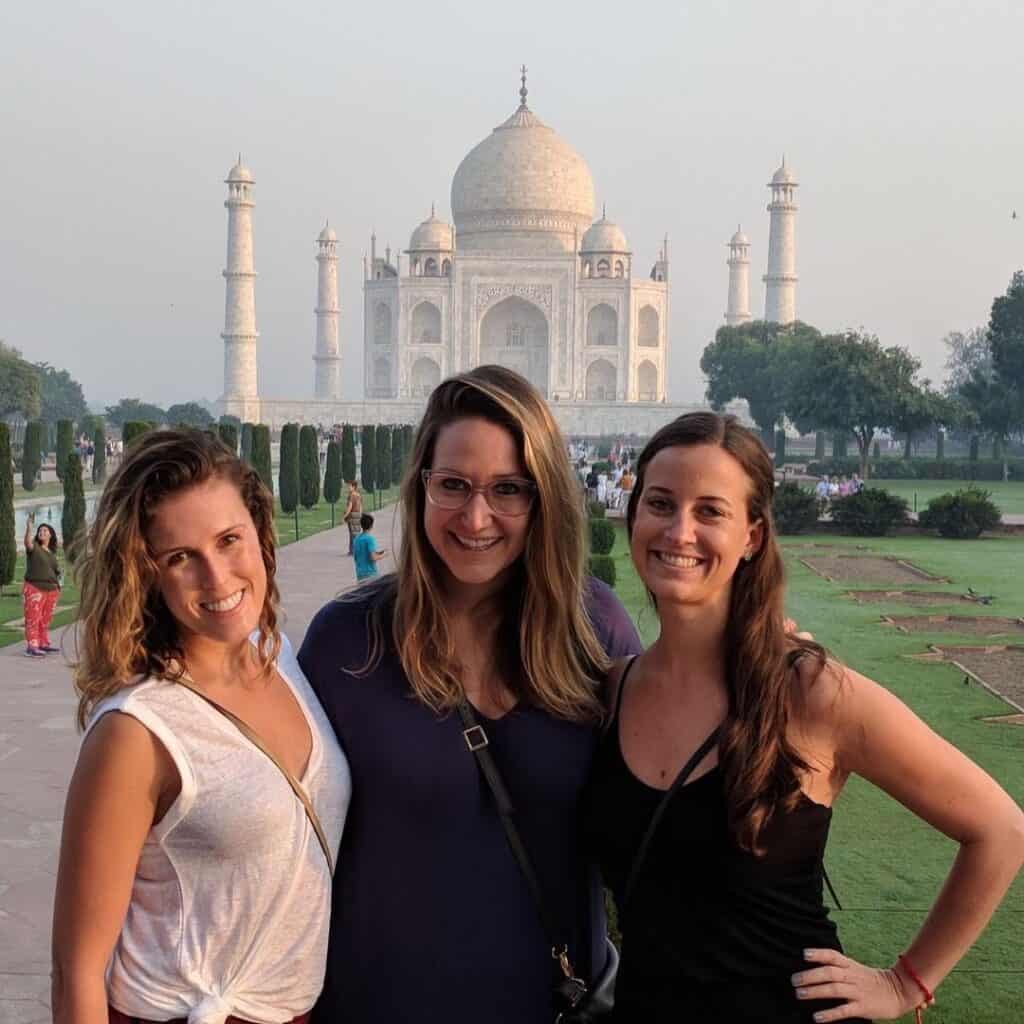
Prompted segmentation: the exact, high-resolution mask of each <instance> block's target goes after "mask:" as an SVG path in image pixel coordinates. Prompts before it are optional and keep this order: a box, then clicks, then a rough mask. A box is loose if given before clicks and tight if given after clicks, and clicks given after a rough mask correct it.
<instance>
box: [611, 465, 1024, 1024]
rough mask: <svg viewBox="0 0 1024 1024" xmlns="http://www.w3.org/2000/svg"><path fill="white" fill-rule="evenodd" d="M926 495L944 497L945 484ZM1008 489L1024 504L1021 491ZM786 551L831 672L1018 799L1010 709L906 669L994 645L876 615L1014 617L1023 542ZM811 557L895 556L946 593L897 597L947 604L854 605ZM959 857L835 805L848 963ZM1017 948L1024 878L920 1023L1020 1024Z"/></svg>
mask: <svg viewBox="0 0 1024 1024" xmlns="http://www.w3.org/2000/svg"><path fill="white" fill-rule="evenodd" d="M890 483H892V481H885V484H886V485H888V484H890ZM907 483H914V484H920V481H907ZM929 483H931V482H929ZM935 484H936V485H937V486H938V487H940V488H941V487H943V485H944V482H943V481H935ZM1017 486H1018V487H1019V488H1020V494H1021V496H1022V497H1024V485H1017ZM945 489H947V490H948V489H949V488H948V485H946V487H945ZM936 493H942V491H937V492H936ZM1022 510H1024V509H1022ZM616 534H617V537H616V543H615V548H614V550H613V557H614V559H615V562H616V571H617V584H616V590H617V592H618V594H619V597H620V598H621V599H622V600H623V602H624V603H625V604H626V606H627V608H628V609H629V610H630V612H631V614H632V615H633V617H634V619H635V620H636V622H637V624H638V627H639V629H640V632H641V635H642V636H643V638H644V641H645V642H648V643H649V642H651V641H652V640H653V639H654V638H655V636H656V635H657V618H656V616H655V614H654V611H653V609H652V608H651V606H650V604H649V602H648V601H647V598H646V595H645V594H644V592H643V588H642V586H641V584H640V582H639V579H638V578H637V575H636V572H635V570H634V569H633V566H632V563H631V562H630V560H629V554H628V550H627V546H626V540H625V530H624V529H622V528H621V526H620V527H619V528H618V529H617V530H616ZM809 545H827V546H828V547H827V548H810V547H809ZM783 547H784V551H785V557H786V564H787V570H788V573H789V589H788V593H787V611H788V613H789V614H790V615H791V616H792V617H793V618H795V619H796V620H797V621H798V622H799V624H800V626H801V628H803V629H807V630H810V631H811V632H813V633H814V634H815V636H816V638H817V639H818V640H820V641H821V642H822V643H824V644H825V645H826V646H827V647H828V648H829V649H830V650H831V651H833V652H834V654H835V655H836V656H837V657H838V658H839V659H841V660H842V661H844V662H845V663H847V664H849V665H850V666H851V667H853V668H855V669H857V670H858V671H860V672H863V673H864V674H866V675H868V676H870V677H872V678H873V679H876V680H878V681H879V682H881V683H883V684H885V685H886V686H888V687H889V688H890V689H891V690H892V691H893V692H894V693H895V694H896V695H897V696H899V697H900V698H901V699H902V700H904V701H906V702H907V704H909V705H910V707H912V708H913V709H914V711H915V712H916V713H917V714H918V715H920V716H921V717H922V718H923V719H924V720H925V721H926V722H927V723H928V724H929V725H930V726H931V727H932V728H934V729H935V730H936V731H937V732H939V733H940V734H941V735H942V736H944V737H945V738H946V739H948V740H949V741H950V742H951V743H953V744H955V745H956V746H957V747H959V748H960V749H961V750H963V751H964V752H965V753H966V754H967V755H968V756H970V757H971V758H973V759H974V760H975V761H977V762H978V763H979V764H980V765H982V767H984V768H985V769H986V770H987V771H989V772H990V773H991V774H992V775H993V776H995V778H996V779H998V780H999V782H1000V783H1001V784H1002V785H1003V786H1004V787H1005V788H1006V789H1007V791H1008V792H1009V793H1010V794H1011V795H1012V796H1013V797H1014V798H1015V799H1016V800H1018V801H1021V800H1024V726H1022V725H1010V724H1006V723H999V722H988V721H985V720H984V719H986V718H990V717H994V716H1002V715H1007V714H1009V713H1012V712H1013V710H1014V709H1013V708H1012V707H1010V706H1008V705H1007V704H1005V703H1004V702H1002V701H1001V700H999V699H998V698H996V697H994V696H992V695H991V694H990V693H988V692H987V691H986V690H985V689H983V688H982V687H981V686H979V685H977V684H975V683H973V682H972V683H970V684H969V685H965V683H964V674H963V672H961V671H959V670H958V669H956V668H955V667H953V666H952V665H950V664H947V663H922V662H919V661H914V660H910V659H909V658H908V657H907V656H908V655H913V654H919V653H921V652H924V651H926V650H927V645H928V644H929V643H932V642H935V643H950V642H954V643H962V644H965V645H967V644H985V643H987V642H990V641H987V640H986V639H984V638H979V637H978V636H977V635H973V636H972V635H971V634H970V633H965V634H964V635H963V636H957V635H956V634H951V633H950V632H949V631H948V629H945V628H944V629H942V630H941V631H940V630H938V629H937V630H936V632H935V633H933V634H931V633H928V632H916V633H913V634H909V635H908V634H905V633H902V632H899V631H898V630H896V629H895V628H893V627H891V626H889V627H886V626H883V625H882V624H881V616H882V615H883V614H892V615H899V616H907V615H911V614H920V615H922V616H924V615H942V614H945V613H948V614H950V615H958V616H989V615H991V616H1003V617H1012V618H1016V617H1018V616H1022V615H1024V587H1022V586H1021V584H1020V580H1019V578H1018V573H1017V572H1016V571H1015V569H1014V566H1017V565H1021V564H1024V541H1021V540H1020V539H1017V538H1013V537H1006V538H1002V537H1000V538H992V539H988V538H986V539H982V540H971V541H951V540H942V539H938V538H931V537H923V536H922V537H915V536H901V537H893V538H859V537H857V538H855V537H839V536H835V535H833V534H828V535H807V536H800V537H792V538H786V539H784V541H783ZM811 551H819V552H820V551H829V552H830V553H831V554H833V555H835V554H846V555H858V556H860V555H867V554H873V555H880V556H898V557H899V558H900V559H902V560H905V561H908V562H910V563H912V564H913V565H915V566H917V567H919V568H921V569H923V570H925V571H926V572H928V573H929V574H931V575H933V576H937V577H942V578H945V579H949V580H950V581H951V582H950V583H927V582H924V581H922V582H918V583H913V584H901V585H900V588H899V589H904V590H907V589H910V590H914V589H920V590H928V591H939V592H943V593H947V594H948V595H949V603H948V604H939V605H930V606H929V607H927V608H913V607H908V605H906V604H896V603H888V604H886V603H881V604H875V603H864V604H861V603H858V602H856V601H854V600H851V599H850V598H848V597H845V596H843V595H844V594H846V593H847V592H848V591H850V590H855V589H867V588H868V584H857V583H847V584H844V583H839V582H829V581H828V580H826V579H825V578H823V577H821V576H819V575H817V574H816V573H814V572H812V571H811V570H810V569H809V568H807V567H806V566H804V565H803V564H801V562H800V558H801V557H802V556H804V555H806V554H808V553H809V552H811ZM968 587H970V588H972V589H973V590H974V591H975V592H976V593H977V594H980V595H983V596H985V597H990V598H991V599H992V600H991V603H990V604H988V605H983V604H976V603H966V602H962V601H960V600H959V596H960V595H961V594H963V593H966V592H967V588H968ZM876 589H877V587H876ZM893 589H896V588H895V587H893ZM1004 642H1005V641H1004ZM1010 642H1020V641H1019V638H1017V639H1016V641H1014V640H1013V639H1011V640H1010ZM955 851H956V846H955V844H954V843H953V842H952V841H950V840H948V839H946V838H944V837H943V836H941V835H939V834H937V833H936V832H935V831H934V830H932V829H931V828H930V827H929V826H927V825H925V824H924V823H922V822H920V821H918V820H917V819H916V818H915V817H914V816H913V815H912V814H910V812H909V811H907V810H905V809H904V808H903V807H901V806H900V805H899V804H897V803H895V801H893V800H892V799H891V798H889V797H888V796H886V795H885V794H884V793H882V792H881V791H879V790H877V789H875V788H874V787H873V786H871V785H870V784H868V783H866V782H864V781H862V780H860V779H856V778H855V779H852V780H851V781H850V782H849V784H848V785H847V787H846V789H845V790H844V792H843V794H842V796H841V798H840V800H839V802H838V803H837V806H836V813H835V818H834V821H833V827H832V837H831V842H830V845H829V851H828V858H827V866H828V871H829V875H830V876H831V879H832V881H833V883H834V885H835V887H836V890H837V893H838V895H839V898H840V900H841V902H842V904H843V908H844V909H843V910H841V911H839V910H833V916H834V919H835V920H836V922H837V923H838V926H839V930H840V935H841V937H842V939H843V942H844V944H845V946H846V949H847V952H848V953H849V954H850V955H851V956H854V957H857V958H858V959H861V960H863V961H864V962H867V963H872V964H886V965H887V964H890V963H892V962H893V960H894V958H895V956H896V954H897V953H899V952H900V951H901V950H902V949H904V948H906V945H907V943H908V942H909V941H910V939H911V937H912V936H913V934H914V933H915V931H916V930H917V928H918V927H919V925H920V924H921V922H922V920H923V918H924V915H925V913H926V912H927V909H928V907H929V905H930V903H931V901H932V900H933V899H934V897H935V895H936V893H937V892H938V889H939V887H940V885H941V883H942V880H943V878H944V877H945V874H946V872H947V871H948V869H949V866H950V864H951V862H952V858H953V856H954V854H955ZM1022 937H1024V879H1018V881H1017V882H1016V884H1015V885H1014V887H1013V888H1012V889H1011V890H1010V893H1009V894H1008V896H1007V898H1006V900H1005V902H1004V904H1003V906H1002V907H1001V909H1000V910H999V911H998V912H997V914H996V916H995V918H994V919H993V921H992V924H991V925H990V926H989V929H988V930H987V931H986V933H985V934H984V935H983V936H982V937H981V939H980V940H979V942H978V943H977V945H976V946H975V947H974V948H973V949H972V950H971V951H970V953H968V955H967V956H966V957H965V958H964V960H963V961H962V962H961V965H960V967H959V968H958V969H957V970H956V972H955V973H954V974H953V975H952V976H951V977H950V978H949V979H948V980H947V981H946V982H945V984H944V985H943V986H942V987H941V989H940V990H939V993H938V1003H937V1005H936V1006H935V1008H934V1009H933V1010H931V1011H930V1012H929V1013H928V1019H929V1020H930V1021H932V1022H934V1024H941V1022H943V1021H945V1022H956V1024H968V1022H969V1024H988V1022H992V1024H995V1022H997V1021H1006V1020H1016V1019H1018V1016H1019V1014H1020V1005H1021V1001H1022V998H1024V969H1022V967H1021V963H1020V949H1021V942H1022Z"/></svg>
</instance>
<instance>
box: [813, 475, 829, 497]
mask: <svg viewBox="0 0 1024 1024" xmlns="http://www.w3.org/2000/svg"><path fill="white" fill-rule="evenodd" d="M814 496H815V497H816V498H817V499H818V500H819V501H828V477H827V476H823V477H822V478H821V479H820V480H819V481H818V483H817V485H816V486H815V488H814Z"/></svg>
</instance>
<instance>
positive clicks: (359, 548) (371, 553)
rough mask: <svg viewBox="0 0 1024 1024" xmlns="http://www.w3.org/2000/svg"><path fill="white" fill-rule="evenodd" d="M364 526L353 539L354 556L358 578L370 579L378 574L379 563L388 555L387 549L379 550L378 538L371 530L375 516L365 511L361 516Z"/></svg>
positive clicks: (360, 521) (361, 522) (360, 523)
mask: <svg viewBox="0 0 1024 1024" xmlns="http://www.w3.org/2000/svg"><path fill="white" fill-rule="evenodd" d="M359 525H360V526H361V527H362V528H363V532H362V533H360V534H359V535H358V536H357V537H356V538H355V540H353V541H352V557H353V558H354V559H355V563H356V579H357V580H368V579H370V578H371V577H373V576H376V575H377V563H378V562H379V561H380V560H381V559H382V558H384V557H385V556H386V555H387V551H385V550H383V549H382V550H380V551H378V550H377V538H376V537H374V535H373V534H372V533H371V532H370V530H371V529H373V516H371V515H370V514H369V513H368V512H364V513H363V514H362V516H360V518H359Z"/></svg>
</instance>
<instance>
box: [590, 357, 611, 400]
mask: <svg viewBox="0 0 1024 1024" xmlns="http://www.w3.org/2000/svg"><path fill="white" fill-rule="evenodd" d="M586 395H587V401H588V402H613V401H615V367H614V366H612V364H611V363H610V362H608V360H607V359H595V360H594V361H593V362H592V363H591V364H590V366H588V367H587V391H586Z"/></svg>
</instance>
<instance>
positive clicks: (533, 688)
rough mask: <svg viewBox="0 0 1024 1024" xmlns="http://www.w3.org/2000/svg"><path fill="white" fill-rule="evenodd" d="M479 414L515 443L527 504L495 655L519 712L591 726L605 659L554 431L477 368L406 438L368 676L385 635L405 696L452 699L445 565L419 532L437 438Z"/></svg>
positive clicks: (576, 494) (578, 511)
mask: <svg viewBox="0 0 1024 1024" xmlns="http://www.w3.org/2000/svg"><path fill="white" fill-rule="evenodd" d="M470 417H480V418H482V419H485V420H488V421H490V422H491V423H495V424H497V425H498V426H500V427H503V428H504V429H505V430H507V431H508V432H509V433H510V434H511V435H512V437H513V439H514V440H515V443H516V447H517V448H518V450H519V456H520V458H521V459H522V462H523V465H524V466H525V467H526V472H527V474H528V476H529V477H530V479H531V480H532V481H533V482H534V483H535V484H536V487H537V497H536V500H535V502H534V506H533V509H532V510H531V512H530V525H529V532H528V534H527V539H526V549H525V551H524V553H523V555H522V557H521V559H520V560H519V563H518V565H517V566H516V571H515V573H514V576H513V579H512V580H511V581H510V584H509V586H508V587H507V588H506V589H505V591H504V594H503V602H502V611H501V621H500V623H499V627H498V634H497V636H498V644H497V647H498V649H497V651H496V656H497V657H498V658H500V659H502V667H503V669H504V670H505V676H506V679H507V681H508V683H509V686H510V688H511V689H512V691H513V693H515V695H516V696H517V697H519V698H521V699H522V700H523V701H524V702H525V703H527V704H532V705H534V706H537V707H540V708H543V709H544V710H546V711H548V712H549V713H550V714H552V715H555V716H557V717H560V718H566V719H570V720H575V721H583V720H596V719H599V718H600V717H601V713H602V710H601V703H600V701H599V699H598V696H597V690H598V686H599V682H598V681H599V680H600V679H601V678H602V676H603V674H604V673H605V672H606V671H607V668H608V664H609V663H608V658H607V656H606V655H605V653H604V651H603V649H602V648H601V645H600V644H599V643H598V640H597V637H596V636H595V634H594V629H593V626H592V624H591V622H590V620H589V618H588V616H587V612H586V608H585V605H584V584H585V579H586V576H585V568H584V566H585V556H586V550H585V542H584V525H585V522H584V515H583V499H582V492H581V490H580V488H579V487H578V486H577V484H576V481H575V478H574V476H573V473H572V468H571V467H570V465H569V459H568V455H567V454H566V447H565V443H564V442H563V440H562V434H561V431H560V430H559V429H558V425H557V423H555V420H554V417H553V416H552V415H551V411H550V410H549V409H548V407H547V405H546V404H545V402H544V399H543V398H541V396H540V394H539V393H538V392H537V390H536V389H535V388H534V387H533V386H532V385H531V384H530V383H529V382H528V381H526V380H525V379H524V378H523V377H520V376H519V374H517V373H514V372H513V371H512V370H508V369H505V368H504V367H500V366H480V367H477V368H476V369H475V370H471V371H469V372H468V373H463V374H459V375H458V376H455V377H450V378H448V379H447V380H445V381H443V382H442V383H441V384H440V385H438V387H436V388H435V389H434V391H433V392H432V394H431V396H430V399H429V401H428V402H427V408H426V411H425V413H424V416H423V420H422V421H421V423H420V425H419V428H418V430H417V432H416V440H415V443H414V446H413V452H412V455H411V457H410V458H409V463H408V466H407V468H406V470H405V475H404V477H403V478H402V483H401V491H400V499H399V502H400V512H401V522H402V540H401V544H400V547H399V552H398V560H397V571H396V573H395V575H394V576H393V577H391V578H390V579H386V580H385V581H383V583H382V585H381V600H380V601H379V602H378V603H377V605H376V607H375V610H374V613H373V616H372V619H371V634H372V635H371V650H370V658H369V661H368V664H367V665H366V666H364V667H363V668H362V669H360V670H358V672H357V674H362V673H365V672H368V671H369V670H370V669H371V668H372V667H373V666H374V665H375V664H377V663H378V662H379V660H380V657H381V655H382V653H383V645H384V641H385V635H386V634H389V638H390V641H391V643H393V645H394V648H395V650H396V651H397V653H398V657H399V659H400V660H401V663H402V668H403V669H404V670H405V674H406V676H407V677H408V679H409V682H410V684H411V686H412V689H413V691H414V693H415V695H416V696H417V697H418V698H419V699H420V700H421V701H423V703H425V704H426V705H428V706H429V707H431V708H433V709H434V710H435V711H437V712H444V711H448V710H450V709H451V708H453V707H455V705H456V704H457V703H458V701H459V700H460V699H461V697H462V694H463V690H462V684H461V682H460V674H461V669H460V663H459V660H458V656H457V653H456V651H455V646H454V637H453V634H452V628H451V622H450V618H449V615H448V612H447V610H446V608H445V599H444V591H443V585H442V580H443V572H444V564H443V562H442V561H441V559H440V558H439V557H438V555H437V553H436V552H435V551H434V549H433V547H432V546H431V544H430V541H429V540H428V539H427V535H426V531H425V529H424V525H423V518H424V508H425V505H426V492H425V489H424V484H423V479H422V472H421V471H422V470H424V469H430V468H431V464H432V462H433V458H434V447H435V445H436V444H437V437H438V434H439V433H440V431H441V429H442V428H443V427H445V426H447V425H448V424H450V423H454V422H456V421H458V420H463V419H467V418H470Z"/></svg>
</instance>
